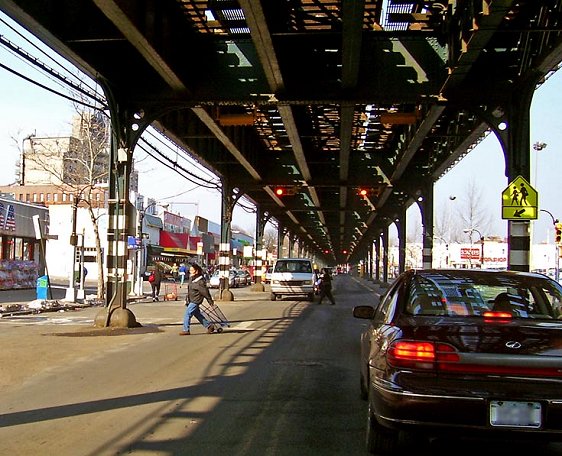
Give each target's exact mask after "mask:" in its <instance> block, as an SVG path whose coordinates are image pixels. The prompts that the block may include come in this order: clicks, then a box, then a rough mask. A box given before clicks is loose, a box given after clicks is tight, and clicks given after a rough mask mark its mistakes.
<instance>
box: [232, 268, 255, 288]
mask: <svg viewBox="0 0 562 456" xmlns="http://www.w3.org/2000/svg"><path fill="white" fill-rule="evenodd" d="M235 282H236V286H237V287H245V286H246V285H251V283H252V276H251V275H250V273H249V272H248V271H244V270H242V269H239V270H237V271H236V278H235Z"/></svg>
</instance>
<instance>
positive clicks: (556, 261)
mask: <svg viewBox="0 0 562 456" xmlns="http://www.w3.org/2000/svg"><path fill="white" fill-rule="evenodd" d="M539 211H540V212H546V213H547V214H548V215H550V218H551V219H552V226H554V233H555V234H554V237H555V239H554V249H555V252H554V279H555V280H556V281H557V282H558V279H559V278H560V266H559V261H560V260H559V258H560V253H559V248H558V245H557V244H556V224H557V223H558V219H556V218H554V215H552V213H551V212H550V211H547V210H546V209H539Z"/></svg>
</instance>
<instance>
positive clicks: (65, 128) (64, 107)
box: [0, 13, 562, 242]
mask: <svg viewBox="0 0 562 456" xmlns="http://www.w3.org/2000/svg"><path fill="white" fill-rule="evenodd" d="M11 25H13V23H11V22H10V21H9V19H7V18H6V17H5V16H4V15H2V14H1V13H0V35H2V36H4V37H6V38H8V39H9V40H11V41H13V42H16V43H18V44H19V45H20V46H22V47H24V48H27V47H29V44H28V43H27V42H25V41H24V40H22V38H21V37H19V36H17V35H16V34H14V33H13V31H12V30H10V26H11ZM28 37H29V36H28ZM29 39H32V40H33V38H32V37H29ZM37 45H39V43H37ZM39 46H40V45H39ZM51 55H52V54H51ZM0 64H1V65H5V66H9V67H12V68H16V69H18V70H19V71H21V72H22V73H23V74H25V75H27V76H29V77H33V79H34V80H37V81H40V82H42V83H44V84H46V85H48V86H49V87H53V82H52V81H50V80H47V79H46V78H44V77H42V76H41V75H40V74H39V73H37V72H35V71H33V70H31V68H30V67H29V66H28V65H26V64H23V63H22V62H21V61H20V60H17V59H15V58H14V57H13V56H12V55H11V54H10V53H8V52H7V51H6V49H5V47H4V46H2V45H0ZM54 65H55V64H54V63H53V64H52V65H51V66H54ZM67 66H68V65H67ZM561 88H562V71H558V72H557V73H555V74H554V75H553V76H551V77H550V78H549V79H548V80H547V81H546V82H545V83H544V84H543V85H542V86H540V87H539V88H538V89H537V91H536V92H535V96H534V98H533V104H532V109H531V137H530V144H531V145H532V144H534V143H535V142H542V143H545V144H546V145H547V146H546V147H545V148H544V149H543V150H541V151H539V152H536V151H535V150H531V154H532V155H531V165H532V170H531V185H532V186H533V187H534V188H535V190H537V192H538V201H539V209H543V210H547V211H549V212H550V213H552V214H553V216H554V217H555V218H560V219H562V198H561V196H562V195H560V193H562V192H561V190H559V189H558V185H560V181H561V172H562V160H561V159H560V154H559V147H560V145H561V144H562V137H561V136H562V131H561V122H562V121H561V120H560V118H561V117H560V111H562V90H560V89H561ZM58 90H59V91H60V92H62V93H68V92H66V91H65V90H64V89H63V88H62V87H58ZM75 112H76V111H75V108H74V106H73V105H72V103H71V102H70V101H68V100H66V99H64V98H62V97H61V96H60V95H56V94H53V93H50V92H49V91H47V90H45V89H44V88H40V87H37V86H36V85H34V84H32V83H30V82H28V81H25V80H23V79H21V78H20V77H18V76H15V75H13V74H11V73H10V72H8V71H7V70H6V69H5V68H0V125H2V127H1V128H0V150H1V151H2V158H3V166H2V167H0V185H6V184H10V183H12V182H14V181H15V180H16V178H15V166H16V161H17V160H18V158H19V153H20V150H21V139H22V138H24V137H25V136H27V135H29V134H32V133H33V134H35V135H36V136H38V137H41V136H68V135H69V132H70V120H71V118H72V115H73V114H74V113H75ZM14 138H16V140H14ZM173 153H174V152H173V151H172V152H171V154H170V153H168V155H173ZM176 153H177V152H176ZM180 155H181V154H179V155H178V156H180ZM135 162H136V169H137V171H138V172H139V191H140V193H141V194H143V195H144V196H146V197H150V198H153V199H155V200H157V201H158V202H159V203H162V204H169V203H171V206H170V210H171V211H172V212H175V213H180V214H181V215H184V216H186V217H188V218H191V219H193V217H194V216H195V215H200V216H202V217H205V218H207V219H209V220H211V221H213V222H215V223H220V216H221V203H220V194H219V192H218V191H217V190H209V189H204V188H200V187H198V186H196V185H194V184H192V183H190V182H187V181H186V180H185V178H183V177H181V176H179V175H177V174H176V173H175V172H173V171H172V170H170V169H168V168H165V167H163V166H162V165H160V164H159V163H158V162H156V161H155V160H154V159H153V158H151V157H149V156H147V154H146V153H144V152H143V151H139V150H138V149H137V150H136V151H135ZM504 168H505V162H504V158H503V153H502V151H501V147H500V145H499V143H498V141H497V139H496V137H495V136H494V135H493V134H489V135H488V136H487V137H486V139H484V140H483V141H482V142H481V143H480V144H479V145H478V146H476V147H475V148H474V149H473V150H472V151H471V152H470V153H469V154H468V155H467V156H466V157H465V158H463V160H462V161H461V162H460V163H459V164H458V165H457V166H455V167H454V168H453V169H452V170H451V171H449V172H448V173H447V174H446V175H445V176H444V177H443V178H441V179H440V180H439V181H438V182H437V183H436V184H435V191H434V195H435V210H436V211H439V210H443V208H445V207H447V205H449V209H451V210H452V212H454V211H456V210H458V208H459V207H461V208H462V205H463V204H465V199H466V192H467V189H468V187H469V185H470V184H471V183H473V184H474V185H475V187H476V189H477V191H478V192H479V193H480V194H481V195H482V200H481V202H482V209H483V210H484V211H486V212H487V213H489V214H490V217H491V220H492V221H491V223H490V224H489V225H488V226H487V227H485V230H484V229H483V230H481V231H484V232H483V233H482V234H483V235H484V236H492V235H497V236H503V237H505V236H506V235H507V221H506V220H502V219H501V194H502V191H503V190H504V189H505V188H506V187H507V185H508V183H509V182H508V180H507V178H506V177H505V174H504ZM163 182H164V183H165V185H162V183H163ZM245 206H246V209H244V208H241V207H240V206H239V205H237V206H236V208H235V210H234V217H233V225H237V226H239V227H241V228H243V229H245V230H247V231H249V232H250V233H253V232H254V230H255V222H256V216H255V213H253V212H251V211H249V210H248V208H250V209H251V206H250V205H249V204H248V203H246V204H245ZM416 225H421V222H420V217H419V210H418V209H417V206H415V205H414V206H412V207H411V208H410V209H409V210H408V213H407V230H408V232H416V231H420V230H419V228H418V229H416V228H415V226H416ZM268 228H270V225H268V227H266V229H268ZM467 228H469V227H467ZM392 234H393V228H391V235H392ZM552 239H553V227H552V219H551V217H550V216H549V215H548V214H547V213H545V212H539V219H538V220H537V221H534V222H532V242H543V241H546V240H551V241H552Z"/></svg>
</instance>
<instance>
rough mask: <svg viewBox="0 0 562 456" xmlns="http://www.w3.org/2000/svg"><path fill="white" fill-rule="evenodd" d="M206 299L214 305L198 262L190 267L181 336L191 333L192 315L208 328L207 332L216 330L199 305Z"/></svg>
mask: <svg viewBox="0 0 562 456" xmlns="http://www.w3.org/2000/svg"><path fill="white" fill-rule="evenodd" d="M204 299H206V300H207V302H208V303H209V304H210V305H211V306H214V305H215V302H214V301H213V298H212V296H211V293H210V292H209V289H208V288H207V283H206V282H205V279H204V278H203V269H202V268H201V266H199V265H198V264H192V265H191V266H190V267H189V280H188V281H187V295H186V296H185V305H186V306H187V307H186V309H185V314H184V317H183V331H181V332H180V336H188V335H189V334H191V332H190V325H191V317H195V318H197V320H199V322H200V323H201V324H202V325H203V326H204V327H205V328H206V329H207V332H208V333H209V334H210V333H213V332H215V326H214V325H213V324H212V323H211V322H209V320H207V319H206V318H205V317H204V316H203V314H202V313H201V310H200V309H199V306H200V305H201V303H202V302H203V300H204Z"/></svg>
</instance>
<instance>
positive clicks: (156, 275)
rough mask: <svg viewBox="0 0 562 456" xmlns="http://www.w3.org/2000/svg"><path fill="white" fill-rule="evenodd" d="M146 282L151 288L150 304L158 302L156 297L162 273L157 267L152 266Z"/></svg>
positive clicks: (158, 293) (158, 292) (158, 294)
mask: <svg viewBox="0 0 562 456" xmlns="http://www.w3.org/2000/svg"><path fill="white" fill-rule="evenodd" d="M148 281H149V282H150V286H151V288H152V302H156V301H158V296H160V284H161V282H162V273H161V272H160V268H159V266H158V265H155V266H154V269H153V270H152V272H151V273H150V275H149V276H148Z"/></svg>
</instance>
